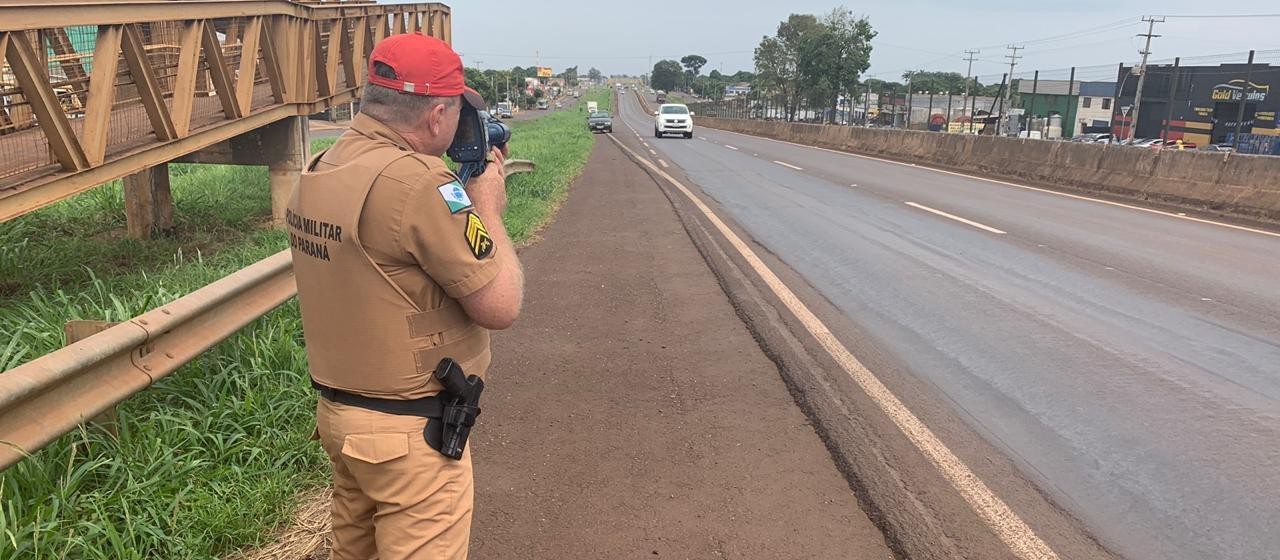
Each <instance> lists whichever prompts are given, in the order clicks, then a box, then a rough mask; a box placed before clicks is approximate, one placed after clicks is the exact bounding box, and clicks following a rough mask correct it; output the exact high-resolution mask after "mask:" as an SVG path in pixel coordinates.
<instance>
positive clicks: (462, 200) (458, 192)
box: [439, 181, 471, 214]
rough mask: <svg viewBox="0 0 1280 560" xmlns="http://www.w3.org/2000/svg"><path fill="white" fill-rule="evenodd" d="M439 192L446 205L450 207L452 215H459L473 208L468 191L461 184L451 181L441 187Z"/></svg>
mask: <svg viewBox="0 0 1280 560" xmlns="http://www.w3.org/2000/svg"><path fill="white" fill-rule="evenodd" d="M439 190H440V196H441V197H444V203H445V204H446V205H448V206H449V213H450V214H457V213H458V212H461V211H463V210H466V209H467V208H470V207H471V199H470V198H468V197H467V191H465V190H463V189H462V184H461V183H459V182H457V181H450V182H448V183H446V184H443V185H440V187H439Z"/></svg>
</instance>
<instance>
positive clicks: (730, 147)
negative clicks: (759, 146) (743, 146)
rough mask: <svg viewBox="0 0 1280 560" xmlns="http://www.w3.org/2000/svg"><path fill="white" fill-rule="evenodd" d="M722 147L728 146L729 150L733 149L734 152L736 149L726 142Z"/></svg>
mask: <svg viewBox="0 0 1280 560" xmlns="http://www.w3.org/2000/svg"><path fill="white" fill-rule="evenodd" d="M724 147H726V148H729V149H730V150H733V151H735V152H736V151H738V149H737V148H735V147H733V146H730V145H728V144H725V145H724Z"/></svg>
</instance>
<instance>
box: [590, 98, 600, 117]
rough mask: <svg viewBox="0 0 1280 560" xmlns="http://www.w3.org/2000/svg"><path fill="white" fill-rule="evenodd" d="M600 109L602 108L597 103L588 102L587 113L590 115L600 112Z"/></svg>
mask: <svg viewBox="0 0 1280 560" xmlns="http://www.w3.org/2000/svg"><path fill="white" fill-rule="evenodd" d="M599 107H600V104H599V103H596V102H595V101H588V102H587V113H588V114H590V113H594V112H596V111H599V110H600V109H599Z"/></svg>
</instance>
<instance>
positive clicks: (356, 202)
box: [286, 115, 505, 399]
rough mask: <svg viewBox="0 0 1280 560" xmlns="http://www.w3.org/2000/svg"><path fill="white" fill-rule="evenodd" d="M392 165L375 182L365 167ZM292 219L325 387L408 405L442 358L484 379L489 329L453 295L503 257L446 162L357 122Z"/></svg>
mask: <svg viewBox="0 0 1280 560" xmlns="http://www.w3.org/2000/svg"><path fill="white" fill-rule="evenodd" d="M388 160H390V163H389V164H387V165H386V166H385V167H383V168H381V172H380V173H377V175H376V177H370V175H372V174H373V173H374V171H370V169H373V168H372V167H369V166H368V162H370V161H383V162H385V161H388ZM370 181H371V184H370ZM366 187H367V189H368V190H367V194H365V193H364V191H363V190H362V189H365V188H366ZM356 212H358V226H354V227H353V225H352V224H351V222H355V221H356V220H357V218H356V217H355V216H356V215H357V214H356ZM286 221H287V224H288V226H289V228H290V236H291V245H292V246H293V252H294V263H295V271H296V273H297V276H298V293H299V299H300V300H301V303H302V313H303V323H304V325H303V326H304V330H305V333H306V338H307V352H308V357H309V359H310V362H311V370H312V375H313V377H314V378H315V379H316V380H317V381H319V382H320V383H322V384H325V385H328V386H331V387H335V388H339V389H344V390H348V391H351V392H356V393H361V394H366V395H370V396H376V397H382V398H397V399H408V398H417V397H421V396H426V395H430V394H433V393H435V392H437V391H439V389H440V386H439V384H438V383H437V382H434V381H432V380H431V379H430V373H431V371H432V370H433V369H434V368H435V366H436V362H437V361H438V360H439V359H440V358H441V357H443V356H448V357H451V358H453V359H455V360H457V361H458V362H459V363H460V364H461V365H462V366H463V368H464V370H465V371H466V373H467V374H476V375H483V374H484V370H485V369H487V367H488V365H489V339H488V332H487V331H485V330H484V329H483V328H481V327H479V326H477V325H475V324H474V323H472V322H471V321H470V319H469V318H468V317H466V315H465V313H463V312H462V311H461V308H460V306H459V305H458V303H457V301H456V300H457V299H458V298H462V297H465V296H467V295H469V294H472V293H474V292H475V291H476V290H478V289H480V288H481V287H483V286H485V285H486V284H488V283H489V282H490V281H491V280H493V278H494V277H495V276H496V275H497V274H498V272H499V270H500V269H501V266H502V259H503V258H505V257H504V256H503V255H502V254H500V252H499V251H497V250H496V248H495V247H494V246H493V242H492V240H491V239H490V238H489V237H488V234H487V231H486V230H485V228H484V224H483V222H482V221H481V220H480V218H479V216H477V215H476V214H475V209H474V208H472V207H471V204H470V200H468V199H467V196H466V192H465V191H464V190H463V189H462V185H460V184H458V182H457V177H456V176H455V175H454V174H453V173H452V172H451V171H450V170H449V168H448V167H447V166H446V165H445V163H444V161H443V160H441V159H440V158H438V157H434V156H428V155H423V154H418V153H414V152H413V150H412V148H410V146H409V144H408V143H407V142H406V141H405V140H404V139H403V138H402V137H400V135H398V134H397V133H396V132H395V131H393V130H391V129H390V128H388V127H386V126H384V125H382V124H381V123H379V122H378V121H376V120H374V119H373V118H371V117H367V116H365V115H357V116H356V118H355V119H354V120H353V121H352V125H351V129H350V130H349V131H347V132H346V133H344V134H343V135H342V137H340V138H339V139H338V141H337V142H336V143H335V144H334V145H333V147H332V148H330V149H329V150H328V151H326V152H325V153H324V154H323V155H321V156H320V157H319V158H318V159H317V160H315V161H314V162H313V163H312V165H311V166H310V167H309V169H308V170H307V172H306V173H304V175H303V178H302V180H301V182H300V184H299V187H298V192H295V194H294V197H293V199H292V200H291V201H290V205H289V212H288V213H287V215H286ZM344 223H345V224H347V225H346V226H345V227H346V228H349V229H348V230H347V232H346V233H343V231H342V229H343V224H344ZM350 229H356V230H357V231H356V232H355V233H356V234H357V235H351V233H352V232H351V231H350ZM344 242H345V243H346V244H345V245H344ZM375 266H376V268H374V267H375ZM371 271H376V272H377V274H374V273H372V272H371Z"/></svg>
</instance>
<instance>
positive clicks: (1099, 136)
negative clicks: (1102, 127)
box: [1071, 132, 1111, 144]
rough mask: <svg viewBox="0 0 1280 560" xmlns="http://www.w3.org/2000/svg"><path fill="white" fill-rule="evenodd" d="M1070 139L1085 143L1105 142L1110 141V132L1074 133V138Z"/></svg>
mask: <svg viewBox="0 0 1280 560" xmlns="http://www.w3.org/2000/svg"><path fill="white" fill-rule="evenodd" d="M1071 141H1072V142H1085V143H1094V142H1101V143H1104V144H1105V143H1107V142H1110V141H1111V134H1109V133H1106V132H1088V133H1085V134H1079V135H1076V136H1075V137H1074V138H1072V139H1071Z"/></svg>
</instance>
